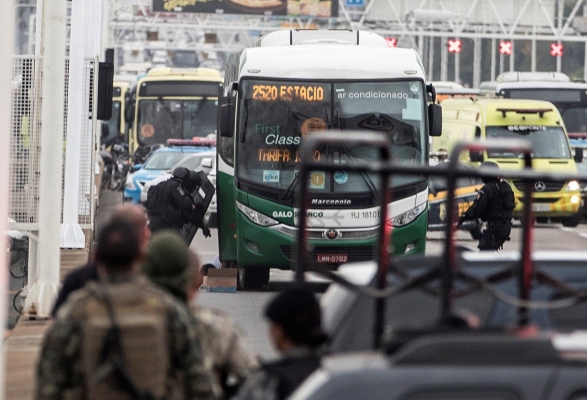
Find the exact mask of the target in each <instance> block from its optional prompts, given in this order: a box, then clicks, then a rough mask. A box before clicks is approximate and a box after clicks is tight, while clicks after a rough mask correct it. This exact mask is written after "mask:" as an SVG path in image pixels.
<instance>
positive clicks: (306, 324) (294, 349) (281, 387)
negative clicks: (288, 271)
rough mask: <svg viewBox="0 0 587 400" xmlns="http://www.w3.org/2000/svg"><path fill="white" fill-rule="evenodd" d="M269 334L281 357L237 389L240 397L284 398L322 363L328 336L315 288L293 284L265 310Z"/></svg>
mask: <svg viewBox="0 0 587 400" xmlns="http://www.w3.org/2000/svg"><path fill="white" fill-rule="evenodd" d="M265 316H266V317H267V318H268V319H269V324H270V326H269V336H270V338H271V342H272V344H273V347H275V349H276V350H277V351H278V352H279V353H280V354H281V357H280V358H279V359H278V360H276V361H273V362H269V363H266V364H264V365H262V366H261V368H259V370H258V371H257V372H256V373H255V374H254V375H253V376H251V377H250V378H249V379H247V381H246V382H245V384H244V385H243V387H242V388H241V390H240V391H239V392H238V395H237V397H236V398H237V399H239V400H245V399H246V400H257V399H259V400H261V399H263V400H283V399H286V398H287V397H288V396H289V395H290V394H291V393H293V391H294V390H295V389H296V388H297V387H298V386H299V385H300V384H301V383H302V382H303V381H304V380H305V379H306V378H307V377H308V376H310V374H312V372H314V371H315V370H316V369H318V367H319V366H320V355H321V353H320V350H321V348H322V345H324V344H325V343H326V341H327V339H328V337H327V336H326V334H325V333H324V331H323V330H322V326H321V324H322V321H321V320H322V315H321V310H320V304H319V303H318V300H317V299H316V296H315V295H314V293H313V292H312V291H310V290H309V289H308V288H306V287H304V286H298V285H296V286H293V287H290V288H288V289H286V290H284V291H283V292H282V293H280V294H278V295H277V296H276V297H275V298H273V300H271V302H270V303H269V304H268V305H267V308H266V309H265Z"/></svg>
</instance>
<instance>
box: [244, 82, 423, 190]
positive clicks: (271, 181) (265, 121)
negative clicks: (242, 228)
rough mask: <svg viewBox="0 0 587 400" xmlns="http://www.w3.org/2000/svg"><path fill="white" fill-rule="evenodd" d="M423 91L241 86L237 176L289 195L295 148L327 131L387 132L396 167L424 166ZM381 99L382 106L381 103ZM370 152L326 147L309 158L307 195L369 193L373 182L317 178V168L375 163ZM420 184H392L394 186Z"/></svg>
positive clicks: (337, 175)
mask: <svg viewBox="0 0 587 400" xmlns="http://www.w3.org/2000/svg"><path fill="white" fill-rule="evenodd" d="M424 99H425V97H424V91H423V84H422V82H420V81H393V82H385V81H383V82H364V81H357V82H348V81H345V82H308V81H304V82H299V81H266V80H264V81H262V82H261V81H256V80H245V81H243V83H242V95H241V99H240V102H241V103H240V112H239V129H238V132H239V137H238V139H237V141H238V142H237V147H238V151H237V154H238V157H237V160H236V162H237V164H236V174H237V176H238V177H239V179H241V180H243V181H247V182H249V183H251V184H255V185H258V186H263V187H267V188H272V189H274V190H275V189H277V190H284V191H289V190H290V189H291V187H292V185H295V184H296V183H297V182H296V177H297V175H298V170H299V167H298V165H299V164H298V162H299V158H298V153H297V152H298V146H299V144H300V143H301V141H302V140H303V138H304V137H306V136H307V135H311V134H312V133H313V132H317V131H323V130H326V129H340V130H342V132H341V134H344V130H373V131H378V132H385V133H386V134H387V136H388V137H389V140H390V143H391V145H392V157H393V159H394V160H395V161H399V162H411V163H418V164H420V163H424V162H425V150H426V148H425V146H426V140H425V133H426V130H425V127H424V123H425V120H424V115H425V114H424V106H425V101H424ZM382 100H383V101H382ZM377 157H378V152H377V151H376V150H374V149H373V148H367V147H364V148H357V147H354V148H351V147H347V146H329V147H325V148H322V149H319V151H317V152H316V153H315V155H314V160H315V161H316V163H317V167H318V168H317V169H316V171H314V172H313V173H312V174H311V181H310V183H309V185H310V186H309V187H310V190H312V191H314V192H315V193H323V194H325V195H326V194H328V195H332V194H333V193H336V194H345V193H363V192H366V193H372V192H373V190H374V189H375V188H376V187H377V185H378V177H377V176H370V175H369V174H358V173H357V174H353V173H347V172H344V171H337V172H333V173H330V172H328V173H327V172H325V171H319V164H320V163H321V162H329V163H332V162H334V163H340V164H341V165H342V164H350V163H355V162H361V161H370V160H375V159H377ZM423 179H424V178H422V177H415V176H413V177H394V178H393V179H392V181H391V184H392V186H395V187H397V186H402V185H405V184H413V183H414V182H415V181H419V180H423Z"/></svg>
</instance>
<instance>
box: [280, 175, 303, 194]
mask: <svg viewBox="0 0 587 400" xmlns="http://www.w3.org/2000/svg"><path fill="white" fill-rule="evenodd" d="M295 174H296V177H295V178H294V180H293V181H292V182H291V183H290V184H289V186H288V187H287V189H285V192H283V196H281V200H289V199H290V198H291V196H292V195H293V191H294V189H295V188H296V186H297V185H298V182H299V180H300V174H299V173H297V172H296V173H295Z"/></svg>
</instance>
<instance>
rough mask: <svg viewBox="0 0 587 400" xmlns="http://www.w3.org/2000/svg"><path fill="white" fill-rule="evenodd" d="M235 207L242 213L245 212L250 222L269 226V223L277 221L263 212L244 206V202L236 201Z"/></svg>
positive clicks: (273, 223)
mask: <svg viewBox="0 0 587 400" xmlns="http://www.w3.org/2000/svg"><path fill="white" fill-rule="evenodd" d="M236 208H238V209H239V210H240V211H241V212H242V213H243V214H245V215H246V216H247V218H248V219H250V220H251V221H252V222H254V223H255V224H257V225H261V226H271V225H277V224H278V223H279V222H277V221H276V220H274V219H273V218H269V217H268V216H266V215H265V214H261V213H260V212H257V211H255V210H253V209H251V208H249V207H247V206H245V205H244V204H242V203H239V202H238V201H236Z"/></svg>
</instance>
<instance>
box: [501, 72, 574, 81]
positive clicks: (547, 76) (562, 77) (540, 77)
mask: <svg viewBox="0 0 587 400" xmlns="http://www.w3.org/2000/svg"><path fill="white" fill-rule="evenodd" d="M495 80H496V81H498V82H521V81H541V82H544V81H551V82H569V81H570V79H569V76H568V75H566V74H563V73H562V72H554V71H551V72H529V71H523V72H520V71H507V72H502V73H501V74H499V75H498V76H497V78H496V79H495Z"/></svg>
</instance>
